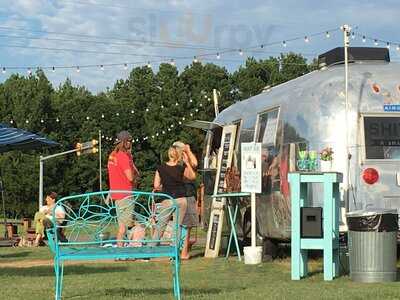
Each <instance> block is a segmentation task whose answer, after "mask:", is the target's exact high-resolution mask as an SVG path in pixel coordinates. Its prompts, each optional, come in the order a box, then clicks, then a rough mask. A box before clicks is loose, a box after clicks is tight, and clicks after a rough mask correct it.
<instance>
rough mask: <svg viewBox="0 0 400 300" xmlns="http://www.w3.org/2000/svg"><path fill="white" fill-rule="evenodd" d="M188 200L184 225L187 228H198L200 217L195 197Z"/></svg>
mask: <svg viewBox="0 0 400 300" xmlns="http://www.w3.org/2000/svg"><path fill="white" fill-rule="evenodd" d="M186 199H187V208H186V213H185V216H184V218H183V221H182V224H183V225H186V226H187V227H196V226H198V225H199V216H198V215H197V203H196V199H195V198H194V197H193V196H191V197H186Z"/></svg>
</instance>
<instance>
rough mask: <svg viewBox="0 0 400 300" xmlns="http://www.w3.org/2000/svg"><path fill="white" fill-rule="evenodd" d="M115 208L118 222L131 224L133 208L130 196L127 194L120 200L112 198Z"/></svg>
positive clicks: (126, 224)
mask: <svg viewBox="0 0 400 300" xmlns="http://www.w3.org/2000/svg"><path fill="white" fill-rule="evenodd" d="M114 202H115V208H116V210H117V219H118V224H120V225H121V224H122V225H125V226H130V225H131V224H132V220H133V218H132V214H133V210H134V208H135V205H134V204H133V202H134V200H133V198H132V196H128V197H126V198H124V199H121V200H114Z"/></svg>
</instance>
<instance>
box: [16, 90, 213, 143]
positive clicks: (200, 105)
mask: <svg viewBox="0 0 400 300" xmlns="http://www.w3.org/2000/svg"><path fill="white" fill-rule="evenodd" d="M200 99H204V100H206V101H207V102H209V103H210V102H211V97H210V96H209V95H207V94H205V95H203V97H201V96H200ZM188 102H189V103H193V99H192V98H190V99H189V101H188ZM179 105H180V104H179V103H178V102H175V106H179ZM205 106H206V105H205V104H203V103H202V102H201V101H199V103H198V106H196V107H194V108H193V109H192V110H191V111H190V113H189V114H188V115H186V116H183V117H179V119H178V120H177V121H176V122H171V123H170V124H169V125H167V126H166V127H164V129H160V130H158V131H157V130H156V131H155V132H153V133H151V134H148V135H145V136H142V137H136V139H135V140H134V142H136V143H137V142H141V141H145V140H148V139H150V138H151V139H157V138H158V137H161V136H162V135H165V134H166V133H168V132H171V131H172V130H173V129H176V128H179V127H180V126H182V125H183V123H184V122H185V121H188V120H191V119H193V117H194V116H195V115H196V114H197V113H199V112H200V111H201V110H202V109H204V108H205ZM164 108H165V106H164V105H163V104H161V105H160V109H164ZM153 109H154V108H153ZM150 110H151V109H150V108H149V107H147V108H146V109H145V112H146V113H148V112H150ZM126 113H130V114H132V115H134V114H135V110H134V109H131V110H130V111H129V109H128V110H127V111H126ZM121 114H122V112H116V113H115V117H119V116H120V115H121ZM113 115H114V114H113ZM113 115H108V116H106V114H105V113H102V114H101V116H100V119H101V120H104V119H106V118H111V117H113ZM72 118H73V117H72ZM95 119H96V118H95V117H93V116H89V115H87V116H86V117H85V118H84V120H86V121H90V120H95ZM54 121H55V122H56V123H60V122H61V121H62V119H61V118H60V117H59V116H56V119H55V120H54ZM50 122H51V123H52V122H53V120H51V121H50ZM14 123H15V121H14V120H13V118H11V120H10V124H11V125H14ZM31 123H32V122H31V121H30V120H29V119H26V120H25V124H26V125H29V124H31ZM45 123H46V122H45V120H44V119H43V118H42V119H40V124H41V125H42V126H45ZM111 136H114V135H113V134H111ZM111 136H108V135H104V134H103V136H102V138H104V139H105V140H106V141H114V138H113V137H111Z"/></svg>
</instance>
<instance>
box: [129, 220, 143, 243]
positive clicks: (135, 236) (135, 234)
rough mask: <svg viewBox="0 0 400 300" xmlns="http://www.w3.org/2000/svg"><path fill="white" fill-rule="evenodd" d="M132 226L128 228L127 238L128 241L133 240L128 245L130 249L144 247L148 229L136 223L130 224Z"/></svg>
mask: <svg viewBox="0 0 400 300" xmlns="http://www.w3.org/2000/svg"><path fill="white" fill-rule="evenodd" d="M130 225H131V226H128V230H127V236H128V239H129V240H131V242H130V243H128V245H127V246H128V247H142V246H143V242H142V241H143V240H144V239H145V235H146V228H145V227H144V226H143V225H142V224H140V223H138V222H135V221H132V223H131V224H130Z"/></svg>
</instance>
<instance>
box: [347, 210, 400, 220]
mask: <svg viewBox="0 0 400 300" xmlns="http://www.w3.org/2000/svg"><path fill="white" fill-rule="evenodd" d="M397 213H398V212H397V209H393V208H369V209H361V210H355V211H351V212H348V213H347V214H346V216H347V217H348V218H352V217H367V216H374V215H386V214H394V215H395V214H397Z"/></svg>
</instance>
